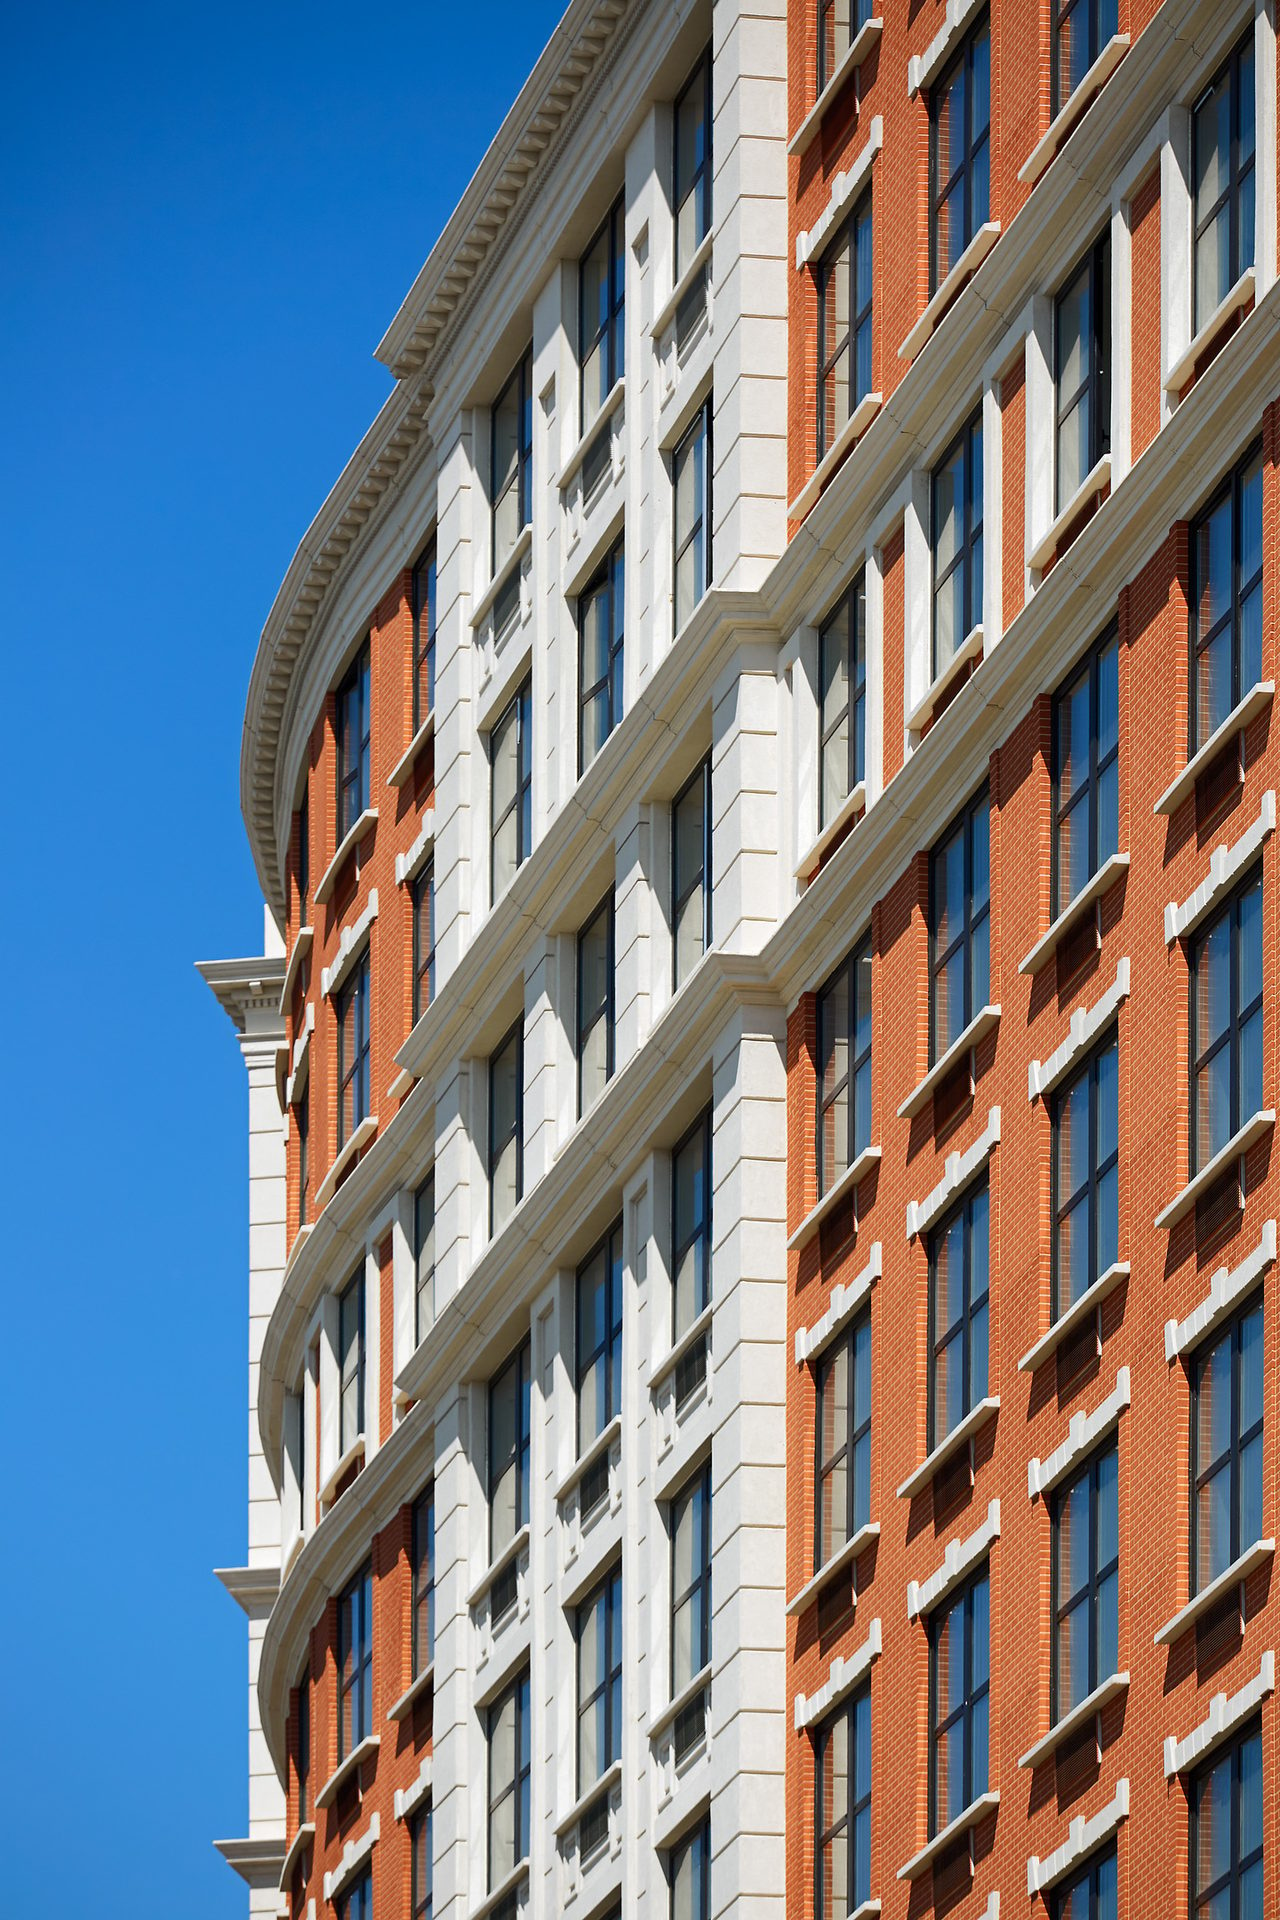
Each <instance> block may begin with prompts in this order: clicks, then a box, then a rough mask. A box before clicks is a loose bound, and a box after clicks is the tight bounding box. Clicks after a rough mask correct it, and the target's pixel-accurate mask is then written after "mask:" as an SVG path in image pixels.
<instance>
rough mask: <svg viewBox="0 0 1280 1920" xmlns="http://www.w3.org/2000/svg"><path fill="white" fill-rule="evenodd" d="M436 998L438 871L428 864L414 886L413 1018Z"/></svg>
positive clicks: (431, 864)
mask: <svg viewBox="0 0 1280 1920" xmlns="http://www.w3.org/2000/svg"><path fill="white" fill-rule="evenodd" d="M435 995H436V870H435V863H434V861H428V862H427V864H426V866H425V867H424V868H423V869H422V872H421V873H420V874H419V875H418V878H417V879H416V880H415V881H414V883H413V1017H414V1019H415V1021H416V1020H421V1018H422V1016H423V1014H424V1013H425V1012H426V1010H427V1008H428V1007H429V1006H430V1005H431V1002H432V1001H433V1000H434V999H435Z"/></svg>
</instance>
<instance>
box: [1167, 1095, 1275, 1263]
mask: <svg viewBox="0 0 1280 1920" xmlns="http://www.w3.org/2000/svg"><path fill="white" fill-rule="evenodd" d="M1275 1123H1276V1116H1275V1110H1274V1108H1272V1107H1264V1108H1263V1109H1262V1110H1261V1111H1260V1112H1259V1113H1255V1114H1254V1116H1253V1118H1252V1119H1251V1120H1246V1121H1245V1123H1244V1125H1243V1126H1242V1127H1241V1128H1240V1129H1239V1131H1238V1132H1236V1133H1233V1134H1232V1136H1231V1138H1230V1139H1229V1140H1228V1141H1227V1143H1226V1145H1225V1146H1224V1147H1219V1148H1218V1151H1217V1152H1216V1153H1215V1154H1214V1156H1213V1158H1212V1160H1210V1161H1208V1162H1207V1163H1206V1165H1204V1166H1203V1167H1201V1169H1200V1171H1199V1173H1197V1174H1194V1175H1193V1176H1192V1178H1191V1179H1190V1180H1188V1182H1187V1184H1186V1186H1185V1187H1184V1188H1183V1189H1182V1192H1181V1193H1180V1194H1179V1195H1178V1197H1177V1199H1176V1200H1171V1201H1170V1203H1169V1205H1168V1206H1167V1207H1166V1208H1165V1210H1164V1212H1163V1213H1158V1214H1157V1215H1156V1231H1157V1232H1158V1233H1171V1232H1172V1231H1173V1229H1174V1227H1176V1226H1177V1224H1178V1222H1179V1221H1180V1220H1182V1219H1184V1218H1185V1216H1186V1215H1187V1214H1189V1213H1190V1212H1191V1209H1192V1208H1193V1207H1194V1206H1195V1204H1196V1201H1197V1200H1199V1199H1200V1197H1201V1196H1202V1194H1204V1193H1207V1192H1208V1190H1209V1188H1210V1187H1211V1186H1213V1184H1214V1182H1215V1181H1216V1180H1219V1179H1220V1178H1221V1177H1222V1175H1223V1174H1224V1173H1225V1172H1226V1171H1227V1168H1228V1167H1229V1166H1230V1165H1231V1162H1232V1161H1233V1160H1238V1159H1239V1158H1240V1156H1241V1155H1242V1154H1245V1153H1248V1151H1249V1149H1250V1147H1252V1146H1254V1145H1255V1144H1256V1143H1257V1142H1258V1141H1259V1140H1261V1139H1262V1137H1263V1135H1264V1134H1268V1133H1270V1132H1271V1129H1272V1128H1273V1127H1274V1126H1275Z"/></svg>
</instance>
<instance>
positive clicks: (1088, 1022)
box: [1027, 954, 1130, 1102]
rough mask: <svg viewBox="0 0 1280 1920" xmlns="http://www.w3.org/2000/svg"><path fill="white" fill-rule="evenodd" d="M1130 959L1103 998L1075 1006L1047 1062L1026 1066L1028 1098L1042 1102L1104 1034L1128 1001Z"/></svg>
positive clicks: (1122, 964)
mask: <svg viewBox="0 0 1280 1920" xmlns="http://www.w3.org/2000/svg"><path fill="white" fill-rule="evenodd" d="M1129 977H1130V966H1129V957H1128V955H1127V954H1126V955H1125V957H1124V958H1123V959H1122V960H1120V961H1119V962H1118V964H1117V966H1116V977H1115V979H1114V981H1113V982H1112V984H1111V985H1110V986H1109V987H1108V988H1107V990H1106V992H1105V993H1104V994H1103V995H1102V997H1101V998H1100V999H1099V1000H1098V1001H1096V1002H1095V1004H1094V1005H1093V1006H1092V1007H1090V1008H1089V1009H1088V1011H1087V1012H1086V1010H1085V1009H1084V1008H1083V1007H1076V1008H1075V1009H1074V1010H1073V1012H1072V1015H1071V1020H1070V1023H1069V1025H1068V1028H1067V1037H1066V1039H1065V1040H1064V1041H1063V1042H1062V1044H1061V1046H1058V1047H1055V1048H1054V1050H1053V1052H1052V1053H1051V1054H1050V1055H1049V1058H1048V1059H1047V1060H1032V1061H1031V1062H1030V1063H1029V1064H1028V1067H1027V1099H1028V1100H1029V1101H1033V1102H1034V1101H1036V1100H1042V1099H1043V1098H1044V1096H1045V1094H1046V1093H1048V1092H1049V1090H1050V1088H1052V1087H1056V1086H1057V1084H1058V1082H1059V1080H1061V1079H1063V1078H1064V1077H1065V1076H1066V1075H1067V1074H1068V1073H1069V1072H1070V1071H1071V1069H1072V1067H1073V1066H1075V1064H1076V1062H1077V1061H1078V1060H1081V1059H1083V1058H1084V1056H1085V1054H1086V1053H1088V1052H1089V1051H1090V1049H1091V1048H1092V1047H1093V1045H1094V1044H1095V1042H1096V1041H1097V1039H1098V1037H1099V1035H1100V1034H1102V1033H1105V1031H1106V1029H1107V1028H1108V1027H1109V1026H1110V1024H1111V1022H1112V1021H1113V1020H1114V1019H1115V1017H1116V1014H1117V1012H1118V1011H1119V1009H1120V1007H1121V1006H1122V1005H1123V1003H1124V1002H1125V1001H1126V1000H1127V999H1128V998H1129Z"/></svg>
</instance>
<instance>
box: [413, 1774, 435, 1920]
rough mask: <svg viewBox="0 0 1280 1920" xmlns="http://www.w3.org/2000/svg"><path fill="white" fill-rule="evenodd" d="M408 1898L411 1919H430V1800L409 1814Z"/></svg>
mask: <svg viewBox="0 0 1280 1920" xmlns="http://www.w3.org/2000/svg"><path fill="white" fill-rule="evenodd" d="M409 1860H410V1880H411V1882H412V1884H411V1887H410V1894H409V1897H410V1900H411V1902H412V1913H413V1920H431V1802H430V1801H429V1800H428V1802H427V1804H426V1806H425V1807H419V1809H418V1811H417V1812H416V1813H414V1814H410V1816H409Z"/></svg>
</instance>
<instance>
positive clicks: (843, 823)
mask: <svg viewBox="0 0 1280 1920" xmlns="http://www.w3.org/2000/svg"><path fill="white" fill-rule="evenodd" d="M866 805H867V783H866V781H865V780H859V781H857V782H856V783H855V784H854V786H853V787H852V788H851V789H850V791H849V792H848V793H847V794H846V795H845V797H844V799H843V800H842V801H841V802H840V805H839V806H838V807H837V808H836V811H835V812H834V813H833V814H832V816H831V818H830V819H829V820H828V821H827V823H826V825H825V826H824V827H823V828H822V829H821V831H820V832H819V834H818V837H817V839H816V840H815V841H814V842H813V844H812V845H811V846H810V847H809V849H808V851H807V852H806V853H805V854H803V855H802V856H801V858H800V860H799V861H798V862H797V863H796V869H795V876H796V879H797V880H803V881H805V882H806V883H807V882H808V881H810V880H812V879H813V877H814V875H815V874H816V873H817V871H818V868H819V867H820V866H821V864H822V856H823V854H824V853H825V852H826V851H827V848H828V847H829V846H830V845H831V843H832V841H833V840H835V839H836V838H838V836H839V835H840V834H842V833H843V832H844V830H845V828H846V827H847V826H848V825H849V822H850V821H851V820H854V819H856V818H857V816H858V815H859V814H860V813H863V812H864V811H865V810H866Z"/></svg>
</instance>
